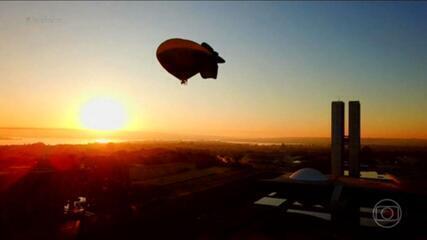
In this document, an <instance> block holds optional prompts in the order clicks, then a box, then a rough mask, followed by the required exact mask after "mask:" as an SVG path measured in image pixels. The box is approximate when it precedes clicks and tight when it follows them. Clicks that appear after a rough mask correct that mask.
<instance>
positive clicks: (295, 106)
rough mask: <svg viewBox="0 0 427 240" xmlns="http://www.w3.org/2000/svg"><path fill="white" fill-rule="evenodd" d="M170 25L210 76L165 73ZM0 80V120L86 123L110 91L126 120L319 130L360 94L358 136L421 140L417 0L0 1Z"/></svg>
mask: <svg viewBox="0 0 427 240" xmlns="http://www.w3.org/2000/svg"><path fill="white" fill-rule="evenodd" d="M175 37H179V38H185V39H191V40H194V41H196V42H199V43H201V42H208V43H209V44H210V45H211V46H212V47H213V48H214V49H215V50H216V51H218V52H219V54H220V55H221V56H222V57H223V58H224V59H225V60H226V63H225V64H221V65H220V66H219V72H218V79H217V80H213V79H202V78H201V77H200V75H197V76H194V77H193V78H191V79H190V80H189V83H188V85H181V84H180V82H179V80H177V79H176V78H174V77H173V76H171V75H170V74H169V73H167V72H166V71H165V70H164V69H163V68H162V67H161V65H160V64H159V63H158V61H157V59H156V55H155V53H156V49H157V47H158V45H159V44H160V43H162V42H163V41H165V40H166V39H169V38H175ZM0 82H1V85H2V86H1V87H0V127H37V128H78V129H80V128H84V127H85V124H84V123H83V124H82V122H81V121H82V120H81V119H82V111H84V109H85V107H86V108H87V106H88V105H87V102H90V101H91V100H93V99H95V100H96V99H100V98H108V99H112V101H114V102H115V103H117V104H120V106H122V107H123V109H122V110H123V111H124V112H126V123H125V125H124V126H123V127H122V128H121V129H123V130H131V131H139V130H141V131H159V132H171V133H180V134H200V135H218V136H237V137H282V136H283V137H295V136H305V137H327V136H329V134H330V103H331V101H332V100H337V99H341V100H344V101H348V100H357V99H358V100H360V101H361V107H362V135H363V136H364V137H387V138H389V137H390V138H427V2H410V3H404V2H373V3H369V2H360V3H358V2H349V3H347V2H316V1H315V2H271V3H268V2H191V1H190V2H168V3H164V2H97V3H88V2H74V1H70V2H15V3H14V2H0ZM118 111H120V109H119V110H118Z"/></svg>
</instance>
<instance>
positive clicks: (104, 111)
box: [80, 98, 127, 131]
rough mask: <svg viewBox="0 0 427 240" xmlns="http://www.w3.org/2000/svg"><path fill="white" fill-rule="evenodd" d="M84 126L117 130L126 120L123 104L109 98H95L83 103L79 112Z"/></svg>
mask: <svg viewBox="0 0 427 240" xmlns="http://www.w3.org/2000/svg"><path fill="white" fill-rule="evenodd" d="M80 121H81V124H82V125H83V127H84V128H87V129H92V130H103V131H107V130H119V129H122V128H123V127H124V126H125V124H126V121H127V114H126V111H125V108H124V107H123V105H122V104H121V103H120V102H119V101H116V100H114V99H110V98H95V99H92V100H90V101H88V102H87V103H85V104H84V105H83V106H82V108H81V112H80Z"/></svg>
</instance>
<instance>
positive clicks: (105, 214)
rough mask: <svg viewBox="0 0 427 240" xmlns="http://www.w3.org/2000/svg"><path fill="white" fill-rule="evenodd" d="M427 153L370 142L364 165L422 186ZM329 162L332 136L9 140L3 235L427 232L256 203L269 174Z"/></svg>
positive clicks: (3, 175)
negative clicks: (353, 224) (306, 139)
mask: <svg viewBox="0 0 427 240" xmlns="http://www.w3.org/2000/svg"><path fill="white" fill-rule="evenodd" d="M425 159H427V148H426V147H424V146H402V147H398V146H392V147H391V146H386V145H370V146H364V147H363V149H362V159H361V164H362V168H364V169H366V170H375V171H378V172H381V173H382V172H384V173H389V174H393V175H394V176H396V177H397V178H398V179H399V181H400V182H402V183H405V184H408V185H410V186H411V189H420V192H422V191H423V190H425V189H427V188H426V182H425V180H424V175H425V173H426V172H427V162H426V161H425ZM329 164H330V163H329V147H328V146H327V145H272V146H260V145H249V144H226V143H220V142H199V143H194V142H160V143H159V142H145V143H115V144H89V145H55V146H48V145H44V144H32V145H21V146H1V147H0V235H1V236H0V239H142V238H144V239H171V238H173V239H358V238H366V239H374V238H380V239H382V238H383V237H387V238H394V237H396V238H405V239H424V238H425V237H426V236H427V235H426V234H425V233H424V231H425V230H423V228H424V227H425V224H424V225H423V224H420V225H414V226H412V227H406V228H397V229H393V230H384V229H378V228H362V227H357V228H352V229H348V228H341V227H337V226H336V225H334V224H333V223H331V222H329V221H325V220H321V219H318V218H315V217H310V216H303V215H298V214H294V213H284V212H281V211H279V210H277V209H272V208H264V207H260V206H255V205H254V204H253V203H254V202H255V201H256V200H257V199H259V198H261V197H262V196H265V195H266V194H268V193H269V192H268V190H266V189H264V188H263V186H262V185H260V184H259V180H260V179H266V178H272V177H276V176H279V175H281V174H282V173H284V172H293V171H295V170H298V169H300V168H303V167H312V168H316V169H318V170H320V171H322V172H323V173H325V174H328V173H329V168H330V166H329ZM417 196H418V195H417ZM420 196H424V195H422V194H421V195H420ZM421 200H422V199H421ZM421 200H420V201H421ZM421 210H422V209H420V211H421ZM412 222H416V220H412Z"/></svg>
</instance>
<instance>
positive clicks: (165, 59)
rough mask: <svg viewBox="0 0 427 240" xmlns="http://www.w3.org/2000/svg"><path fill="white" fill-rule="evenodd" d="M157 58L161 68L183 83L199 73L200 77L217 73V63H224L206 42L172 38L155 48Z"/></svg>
mask: <svg viewBox="0 0 427 240" xmlns="http://www.w3.org/2000/svg"><path fill="white" fill-rule="evenodd" d="M156 55H157V59H158V60H159V62H160V64H161V65H162V66H163V68H165V69H166V71H168V72H169V73H170V74H172V75H174V76H175V77H177V78H178V79H179V80H181V84H185V83H186V82H187V80H188V79H189V78H191V77H192V76H194V75H196V74H197V73H200V75H201V76H202V78H214V79H216V77H217V75H218V63H225V60H224V59H222V58H221V57H220V56H219V55H218V53H217V52H215V51H214V50H213V48H212V47H211V46H209V45H208V44H207V43H202V44H198V43H196V42H193V41H190V40H186V39H180V38H172V39H169V40H166V41H164V42H163V43H162V44H160V46H159V47H158V48H157V53H156Z"/></svg>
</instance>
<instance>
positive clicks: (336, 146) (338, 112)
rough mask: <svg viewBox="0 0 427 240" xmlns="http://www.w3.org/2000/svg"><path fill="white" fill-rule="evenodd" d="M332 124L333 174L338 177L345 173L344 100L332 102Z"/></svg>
mask: <svg viewBox="0 0 427 240" xmlns="http://www.w3.org/2000/svg"><path fill="white" fill-rule="evenodd" d="M331 124H332V126H331V173H332V176H334V177H338V176H342V175H343V168H342V165H343V155H344V102H342V101H334V102H332V122H331Z"/></svg>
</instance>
